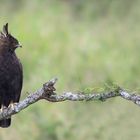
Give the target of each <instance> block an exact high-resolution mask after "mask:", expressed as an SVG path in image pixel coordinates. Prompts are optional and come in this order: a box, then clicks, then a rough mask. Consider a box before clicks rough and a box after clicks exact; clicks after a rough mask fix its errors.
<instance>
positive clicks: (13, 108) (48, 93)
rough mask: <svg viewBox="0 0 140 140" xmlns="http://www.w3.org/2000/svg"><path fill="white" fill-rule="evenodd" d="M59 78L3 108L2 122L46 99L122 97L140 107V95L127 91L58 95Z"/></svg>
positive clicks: (75, 99) (59, 100)
mask: <svg viewBox="0 0 140 140" xmlns="http://www.w3.org/2000/svg"><path fill="white" fill-rule="evenodd" d="M56 81H57V78H54V79H52V80H50V81H48V82H47V83H45V84H44V85H43V87H42V88H41V89H39V90H37V91H36V92H34V93H32V94H30V95H28V96H27V97H26V98H25V99H24V100H22V101H20V102H19V103H16V104H14V105H10V106H9V107H8V108H3V110H2V111H1V112H0V120H2V119H3V118H7V117H9V116H12V115H14V114H17V113H18V112H20V111H21V110H23V109H25V108H27V107H28V106H30V105H31V104H33V103H35V102H37V101H38V100H42V99H45V100H47V101H49V102H62V101H66V100H69V101H94V100H100V101H105V100H107V99H109V98H113V97H117V96H120V97H122V98H123V99H126V100H129V101H132V102H133V103H135V104H136V105H138V106H140V95H136V94H130V93H128V92H127V91H125V90H123V89H121V88H119V87H118V88H117V89H115V90H114V91H110V92H106V93H98V94H95V93H92V94H85V93H84V92H79V93H73V92H65V93H63V94H62V95H57V94H56V93H55V92H54V91H55V87H54V85H55V83H56Z"/></svg>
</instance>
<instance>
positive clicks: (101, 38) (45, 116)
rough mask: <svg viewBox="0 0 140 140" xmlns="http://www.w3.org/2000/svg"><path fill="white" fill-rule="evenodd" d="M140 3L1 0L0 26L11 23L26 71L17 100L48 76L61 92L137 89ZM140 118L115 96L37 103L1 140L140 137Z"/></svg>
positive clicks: (3, 132)
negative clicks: (139, 120) (101, 100)
mask: <svg viewBox="0 0 140 140" xmlns="http://www.w3.org/2000/svg"><path fill="white" fill-rule="evenodd" d="M139 6H140V2H139V1H138V0H136V1H131V0H123V1H122V0H117V1H115V0H87V1H85V0H65V1H64V0H51V1H50V0H30V1H29V0H11V1H9V0H1V5H0V17H1V20H0V27H2V25H3V24H5V23H6V22H9V28H10V32H11V33H12V34H14V35H15V36H16V37H17V38H18V39H19V40H20V42H21V44H22V45H23V48H22V49H18V50H17V54H18V56H19V58H20V59H21V61H22V63H23V67H24V88H23V95H22V98H24V97H25V96H27V95H26V94H24V93H27V92H32V91H34V90H36V89H38V88H40V87H41V86H42V84H43V83H44V82H46V81H47V80H49V79H50V78H52V77H58V79H59V81H58V83H57V87H56V88H57V89H58V91H59V92H60V93H62V91H75V90H79V91H83V90H84V92H85V93H91V92H102V91H109V90H116V91H117V90H118V88H119V87H118V86H117V85H120V86H122V87H124V88H127V89H132V90H133V89H135V90H136V89H138V88H139V85H140V80H139V75H140V65H139V59H140V53H139V52H140V47H139V46H140V40H139V30H140V26H139V25H140V20H139V16H140V12H139ZM104 83H106V84H104ZM113 83H117V84H113ZM139 115H140V113H139V108H137V107H136V106H133V105H132V104H130V103H128V102H125V101H123V100H120V99H119V98H116V99H111V100H110V101H107V102H104V103H100V102H99V103H96V102H95V103H94V102H90V103H87V102H83V103H79V102H76V103H74V102H65V103H55V104H51V103H46V102H45V101H44V102H43V101H42V102H39V103H36V104H34V105H33V106H31V107H30V108H28V109H26V110H25V111H23V112H21V113H19V114H18V115H16V116H15V117H13V122H12V126H11V128H9V129H7V130H6V129H1V131H0V140H7V139H11V140H19V139H20V140H24V139H30V140H39V139H42V140H45V139H50V140H73V139H75V140H85V139H87V140H93V139H98V140H109V139H111V140H112V139H113V140H118V139H122V138H123V139H127V140H131V139H139V136H140V134H139V129H140V126H139V124H138V123H137V121H136V120H138V119H139ZM132 127H133V128H134V129H132ZM124 130H125V132H124ZM118 134H119V135H118Z"/></svg>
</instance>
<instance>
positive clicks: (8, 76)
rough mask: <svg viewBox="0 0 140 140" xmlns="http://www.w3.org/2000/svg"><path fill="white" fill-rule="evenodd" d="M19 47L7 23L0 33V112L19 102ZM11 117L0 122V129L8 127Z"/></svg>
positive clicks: (20, 68)
mask: <svg viewBox="0 0 140 140" xmlns="http://www.w3.org/2000/svg"><path fill="white" fill-rule="evenodd" d="M18 47H21V45H20V44H19V42H18V40H17V39H16V38H14V37H13V36H12V35H11V34H9V32H8V23H7V24H6V25H4V26H3V32H1V33H0V111H2V110H3V108H4V107H8V106H12V105H13V104H14V103H17V102H19V99H20V94H21V89H22V80H23V72H22V65H21V63H20V61H19V59H18V58H17V56H16V54H15V50H16V48H18ZM10 124H11V117H9V118H6V119H3V120H0V127H9V126H10Z"/></svg>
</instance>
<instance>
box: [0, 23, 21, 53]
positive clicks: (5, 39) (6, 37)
mask: <svg viewBox="0 0 140 140" xmlns="http://www.w3.org/2000/svg"><path fill="white" fill-rule="evenodd" d="M0 47H3V48H4V47H5V49H9V50H10V51H14V50H15V49H16V48H18V47H22V46H21V44H20V43H19V42H18V40H17V39H16V38H14V37H13V36H12V35H11V34H10V33H9V32H8V23H6V25H4V26H3V31H2V32H1V33H0Z"/></svg>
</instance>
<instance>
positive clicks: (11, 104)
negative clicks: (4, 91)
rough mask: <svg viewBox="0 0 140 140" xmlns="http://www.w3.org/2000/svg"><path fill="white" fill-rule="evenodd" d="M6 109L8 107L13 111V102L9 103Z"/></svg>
mask: <svg viewBox="0 0 140 140" xmlns="http://www.w3.org/2000/svg"><path fill="white" fill-rule="evenodd" d="M8 107H10V108H12V110H14V102H13V101H11V102H10V104H9V106H8Z"/></svg>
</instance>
